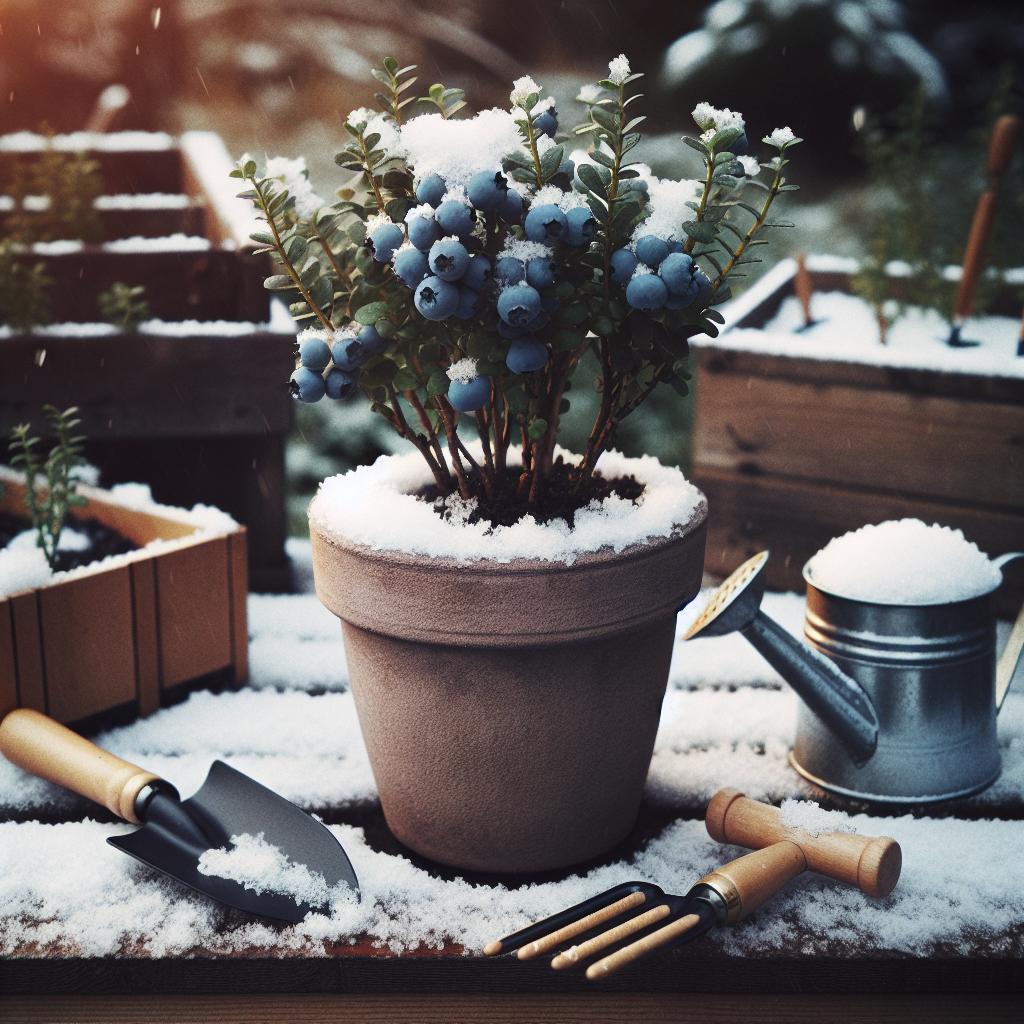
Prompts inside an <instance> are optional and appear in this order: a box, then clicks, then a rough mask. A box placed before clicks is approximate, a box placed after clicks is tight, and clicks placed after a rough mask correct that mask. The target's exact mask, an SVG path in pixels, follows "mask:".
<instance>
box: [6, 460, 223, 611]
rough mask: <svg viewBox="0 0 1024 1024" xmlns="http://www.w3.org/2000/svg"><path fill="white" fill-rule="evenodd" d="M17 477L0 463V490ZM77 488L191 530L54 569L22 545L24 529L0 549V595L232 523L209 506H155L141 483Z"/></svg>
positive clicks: (217, 531) (88, 572)
mask: <svg viewBox="0 0 1024 1024" xmlns="http://www.w3.org/2000/svg"><path fill="white" fill-rule="evenodd" d="M22 479H23V477H22V475H21V474H20V473H18V472H16V471H14V470H12V469H11V468H10V467H9V466H4V465H0V488H2V487H3V484H4V481H11V482H19V483H20V482H21V481H22ZM80 492H81V493H82V495H83V496H85V497H97V498H101V499H103V500H107V501H113V502H114V503H115V504H118V505H121V506H123V507H124V508H132V509H135V510H137V511H142V512H151V513H153V514H154V515H159V516H162V517H164V518H165V519H173V520H175V521H176V522H179V523H183V524H185V525H187V526H191V527H192V530H193V532H192V533H190V534H189V535H188V536H186V537H181V538H178V539H176V540H153V541H150V542H149V543H148V544H145V545H143V546H142V547H141V548H138V549H136V550H134V551H129V552H126V553H125V554H121V555H110V556H108V557H107V558H101V559H99V560H97V561H95V562H90V563H89V564H88V565H83V566H79V567H78V568H77V569H69V570H67V571H66V572H54V571H53V570H52V569H51V568H50V567H49V565H48V564H47V562H46V558H45V557H44V555H43V553H42V551H41V550H40V549H39V548H37V547H35V546H34V545H33V544H30V543H28V542H27V541H26V540H25V539H24V538H25V536H26V535H25V534H24V533H23V534H19V535H18V536H17V537H15V538H13V539H12V542H11V543H10V544H8V545H7V546H6V547H4V548H3V549H0V598H4V597H9V596H10V595H11V594H18V593H21V592H22V591H25V590H35V589H36V588H38V587H42V586H46V585H47V584H49V583H63V582H66V581H68V580H74V579H80V578H81V577H83V576H92V575H95V574H96V573H99V572H104V571H105V570H108V569H114V568H117V567H118V566H122V565H127V564H129V563H130V562H134V561H137V560H138V559H139V558H140V557H144V556H145V555H155V554H159V553H161V552H164V551H174V550H175V549H177V548H180V547H183V546H187V545H189V544H194V543H195V542H196V541H197V540H204V539H206V538H208V537H219V536H223V535H224V534H227V533H230V532H231V531H232V530H234V529H235V528H236V527H237V525H238V524H237V523H236V522H235V520H234V519H232V518H231V516H229V515H228V514H227V513H226V512H221V511H220V510H219V509H216V508H212V507H211V506H209V505H195V506H193V507H192V508H191V509H184V508H174V507H173V506H171V505H161V504H159V503H158V502H156V501H154V500H153V497H152V495H151V493H150V490H149V487H148V486H147V485H146V484H117V485H115V486H114V487H111V488H110V490H109V491H100V492H95V493H94V492H93V491H92V489H91V488H88V487H81V488H80ZM75 537H76V531H75V530H74V529H70V530H69V531H68V534H67V540H66V541H65V540H64V536H63V535H62V537H61V547H65V546H66V545H67V544H74V543H75Z"/></svg>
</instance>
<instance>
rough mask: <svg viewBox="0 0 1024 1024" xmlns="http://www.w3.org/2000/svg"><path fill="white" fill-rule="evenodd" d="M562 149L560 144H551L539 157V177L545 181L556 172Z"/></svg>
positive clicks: (560, 160)
mask: <svg viewBox="0 0 1024 1024" xmlns="http://www.w3.org/2000/svg"><path fill="white" fill-rule="evenodd" d="M562 154H563V150H562V147H561V146H552V147H551V148H550V149H549V150H548V151H547V152H546V153H545V154H544V156H542V157H541V161H540V173H541V177H542V178H543V179H544V180H545V181H547V180H548V179H549V178H551V177H553V176H554V175H555V174H557V173H558V168H559V166H560V165H561V163H562Z"/></svg>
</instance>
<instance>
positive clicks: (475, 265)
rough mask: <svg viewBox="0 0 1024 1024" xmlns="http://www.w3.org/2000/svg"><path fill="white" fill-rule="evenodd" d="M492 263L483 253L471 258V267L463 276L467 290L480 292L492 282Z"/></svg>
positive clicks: (467, 268)
mask: <svg viewBox="0 0 1024 1024" xmlns="http://www.w3.org/2000/svg"><path fill="white" fill-rule="evenodd" d="M491 273H492V271H491V261H490V260H489V259H488V258H487V257H486V256H484V255H482V254H481V253H477V254H476V255H475V256H470V257H469V266H468V267H466V272H465V273H464V274H463V275H462V283H463V284H464V285H465V286H466V287H467V288H472V289H474V290H475V291H480V290H481V289H482V288H484V287H485V286H486V285H487V283H488V281H490V280H491Z"/></svg>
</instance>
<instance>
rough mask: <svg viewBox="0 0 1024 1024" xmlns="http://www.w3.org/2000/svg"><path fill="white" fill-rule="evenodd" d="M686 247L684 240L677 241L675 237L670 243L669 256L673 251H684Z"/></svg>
mask: <svg viewBox="0 0 1024 1024" xmlns="http://www.w3.org/2000/svg"><path fill="white" fill-rule="evenodd" d="M685 248H686V247H685V246H684V245H683V243H682V242H677V241H676V240H675V239H673V240H672V241H671V242H669V243H668V254H669V256H671V255H672V253H674V252H682V251H683V250H684V249H685Z"/></svg>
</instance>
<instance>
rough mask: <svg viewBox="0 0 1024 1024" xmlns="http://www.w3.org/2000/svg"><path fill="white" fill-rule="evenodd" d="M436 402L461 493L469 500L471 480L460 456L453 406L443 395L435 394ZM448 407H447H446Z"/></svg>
mask: <svg viewBox="0 0 1024 1024" xmlns="http://www.w3.org/2000/svg"><path fill="white" fill-rule="evenodd" d="M434 404H435V405H436V406H437V411H438V412H439V413H440V414H441V422H442V423H443V424H444V432H445V436H446V437H447V438H448V455H449V457H450V458H451V460H452V468H453V469H454V470H455V477H456V479H457V480H458V481H459V494H460V495H462V498H463V500H464V501H469V499H470V498H471V497H472V496H473V492H472V490H470V486H469V480H468V479H467V478H466V470H465V468H464V467H463V465H462V459H461V458H460V457H459V435H458V434H457V433H456V432H455V422H454V420H453V419H452V416H451V412H450V410H451V406H450V405H448V401H447V399H445V398H444V397H443V396H442V395H435V396H434ZM446 407H447V408H446Z"/></svg>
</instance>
